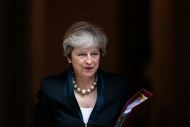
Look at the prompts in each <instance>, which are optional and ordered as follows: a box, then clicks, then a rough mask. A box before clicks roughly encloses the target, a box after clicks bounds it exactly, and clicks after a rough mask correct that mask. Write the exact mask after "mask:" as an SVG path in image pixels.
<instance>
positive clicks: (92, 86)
mask: <svg viewBox="0 0 190 127" xmlns="http://www.w3.org/2000/svg"><path fill="white" fill-rule="evenodd" d="M72 79H73V84H74V89H75V90H76V91H77V92H78V93H79V94H81V95H82V96H84V95H87V94H89V93H91V92H92V91H93V90H94V89H95V87H96V85H97V76H96V78H95V80H94V82H93V83H92V85H91V86H90V88H88V89H81V88H80V87H78V85H77V84H76V81H75V79H74V76H73V77H72Z"/></svg>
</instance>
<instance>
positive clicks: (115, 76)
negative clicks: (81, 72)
mask: <svg viewBox="0 0 190 127" xmlns="http://www.w3.org/2000/svg"><path fill="white" fill-rule="evenodd" d="M99 74H100V75H101V76H102V77H103V78H104V80H111V81H124V82H126V81H127V79H128V78H127V75H124V74H119V73H111V72H107V71H105V70H99Z"/></svg>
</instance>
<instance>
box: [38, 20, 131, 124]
mask: <svg viewBox="0 0 190 127" xmlns="http://www.w3.org/2000/svg"><path fill="white" fill-rule="evenodd" d="M107 43H108V42H107V37H106V35H105V33H104V32H103V31H102V29H101V28H100V27H99V26H96V25H93V24H90V23H88V22H85V21H80V22H77V23H75V24H73V25H72V26H71V27H70V28H69V29H68V30H67V31H66V33H65V36H64V41H63V49H64V55H65V56H66V57H67V59H68V62H69V63H70V65H71V66H70V67H69V68H68V69H67V70H66V71H65V72H63V73H61V74H59V75H56V76H51V77H48V78H45V79H43V81H42V86H41V89H40V91H39V94H38V99H39V101H38V104H37V107H36V126H37V127H113V126H114V125H115V123H116V121H117V118H118V116H119V114H120V112H121V110H122V108H123V106H124V103H125V102H126V100H127V99H128V92H127V90H128V89H127V82H126V78H125V77H124V76H122V75H118V74H110V73H107V72H105V71H103V70H101V69H99V62H100V59H101V57H103V56H104V55H105V54H106V46H107Z"/></svg>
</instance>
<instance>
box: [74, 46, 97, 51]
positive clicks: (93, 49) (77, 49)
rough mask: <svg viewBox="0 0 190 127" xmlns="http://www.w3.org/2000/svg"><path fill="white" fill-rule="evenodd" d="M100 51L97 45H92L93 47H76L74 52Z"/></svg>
mask: <svg viewBox="0 0 190 127" xmlns="http://www.w3.org/2000/svg"><path fill="white" fill-rule="evenodd" d="M94 51H99V48H97V47H91V48H74V49H73V52H94Z"/></svg>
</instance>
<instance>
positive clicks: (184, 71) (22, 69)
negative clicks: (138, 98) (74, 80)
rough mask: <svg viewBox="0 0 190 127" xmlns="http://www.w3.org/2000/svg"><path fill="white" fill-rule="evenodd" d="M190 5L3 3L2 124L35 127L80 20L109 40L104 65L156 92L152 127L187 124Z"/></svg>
mask: <svg viewBox="0 0 190 127" xmlns="http://www.w3.org/2000/svg"><path fill="white" fill-rule="evenodd" d="M189 5H190V1H189V0H180V1H179V0H150V1H149V0H133V1H126V0H96V1H93V0H80V1H76V0H53V1H52V0H28V1H26V0H1V1H0V127H33V116H34V107H35V104H36V101H37V100H36V94H37V91H38V89H39V86H40V80H41V79H42V78H43V77H46V76H48V75H52V74H57V73H60V72H62V71H63V70H64V69H66V67H67V61H66V59H65V58H64V57H63V55H62V38H63V35H64V32H65V30H66V28H67V27H68V26H69V25H71V24H72V23H74V22H75V21H79V20H86V21H90V22H92V23H95V24H98V25H100V26H102V27H103V28H104V29H105V31H106V33H107V35H108V37H109V41H110V44H109V46H108V52H107V56H106V57H105V58H104V59H103V60H102V63H101V67H102V68H104V69H105V70H107V71H110V72H115V73H124V74H127V75H128V77H129V82H130V85H131V89H132V92H136V90H138V89H139V88H140V87H144V88H147V89H149V90H151V91H152V92H154V93H155V97H154V100H153V101H152V104H151V107H150V109H149V119H148V120H145V121H146V124H147V126H149V127H189V126H190V109H189V107H190V99H189V97H190V95H189V89H190V77H189V72H190V50H189V48H190V14H189V13H190V8H189Z"/></svg>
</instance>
